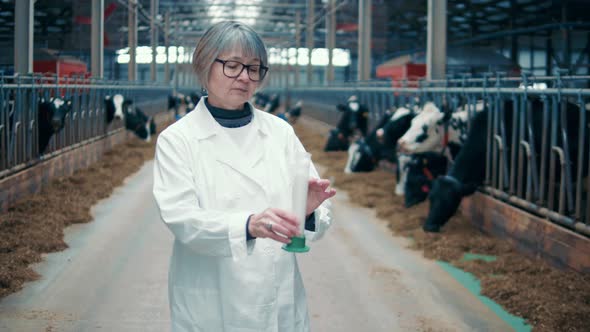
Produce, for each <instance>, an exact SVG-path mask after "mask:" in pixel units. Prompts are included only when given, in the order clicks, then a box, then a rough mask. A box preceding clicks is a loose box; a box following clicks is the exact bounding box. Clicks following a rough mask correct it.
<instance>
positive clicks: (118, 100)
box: [104, 94, 133, 124]
mask: <svg viewBox="0 0 590 332" xmlns="http://www.w3.org/2000/svg"><path fill="white" fill-rule="evenodd" d="M104 103H105V109H106V112H105V114H106V121H107V124H109V123H111V122H113V120H114V119H119V120H122V119H123V118H124V114H123V109H124V108H127V107H129V105H131V104H133V101H131V100H129V99H127V98H125V97H124V96H123V95H121V94H116V95H114V96H106V97H105V98H104Z"/></svg>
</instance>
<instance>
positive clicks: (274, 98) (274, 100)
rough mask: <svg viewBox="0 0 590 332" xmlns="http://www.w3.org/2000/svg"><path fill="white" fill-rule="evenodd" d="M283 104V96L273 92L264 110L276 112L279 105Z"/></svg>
mask: <svg viewBox="0 0 590 332" xmlns="http://www.w3.org/2000/svg"><path fill="white" fill-rule="evenodd" d="M280 105H281V98H280V97H279V95H278V94H276V93H275V94H273V95H271V96H270V98H269V99H268V101H267V102H266V104H265V105H264V109H263V111H265V112H267V113H274V112H275V111H276V110H277V109H278V108H279V106H280Z"/></svg>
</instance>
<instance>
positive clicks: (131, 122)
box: [123, 105, 156, 142]
mask: <svg viewBox="0 0 590 332" xmlns="http://www.w3.org/2000/svg"><path fill="white" fill-rule="evenodd" d="M123 112H124V114H125V115H124V116H125V128H126V129H128V130H130V131H132V132H133V133H134V134H135V135H136V136H137V137H139V138H141V139H142V140H145V141H147V142H149V141H150V139H151V136H152V135H154V134H155V132H156V123H155V122H154V119H153V118H152V117H148V116H147V115H146V114H145V113H143V112H142V111H141V110H140V109H139V108H136V107H132V106H130V105H129V106H127V107H125V108H124V109H123Z"/></svg>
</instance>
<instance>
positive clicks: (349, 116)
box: [324, 96, 369, 151]
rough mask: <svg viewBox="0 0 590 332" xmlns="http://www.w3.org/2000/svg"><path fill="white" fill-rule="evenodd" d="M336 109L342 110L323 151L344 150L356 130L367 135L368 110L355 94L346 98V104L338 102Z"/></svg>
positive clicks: (361, 134) (362, 134)
mask: <svg viewBox="0 0 590 332" xmlns="http://www.w3.org/2000/svg"><path fill="white" fill-rule="evenodd" d="M336 109H337V110H338V111H340V112H342V116H341V117H340V120H339V121H338V124H337V125H336V129H335V130H332V131H331V132H330V136H329V137H328V141H327V142H326V145H325V147H324V151H346V150H347V149H348V147H349V145H350V140H351V138H352V137H353V136H355V135H356V133H357V132H358V133H359V135H360V136H363V137H364V136H366V135H367V125H368V122H367V119H368V117H369V110H368V108H367V107H366V106H364V105H361V104H360V103H359V102H358V100H357V97H356V96H351V97H350V98H348V101H347V103H346V104H338V105H337V106H336Z"/></svg>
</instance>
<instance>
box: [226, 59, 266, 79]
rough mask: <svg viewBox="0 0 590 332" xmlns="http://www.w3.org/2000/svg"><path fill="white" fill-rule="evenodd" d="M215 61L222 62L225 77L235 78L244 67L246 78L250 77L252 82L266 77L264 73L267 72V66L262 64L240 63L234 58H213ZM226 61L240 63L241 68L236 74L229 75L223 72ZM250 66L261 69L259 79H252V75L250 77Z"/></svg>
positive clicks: (240, 73)
mask: <svg viewBox="0 0 590 332" xmlns="http://www.w3.org/2000/svg"><path fill="white" fill-rule="evenodd" d="M215 62H219V63H221V64H223V75H225V76H226V77H229V78H236V77H238V76H240V75H242V72H243V71H244V69H246V73H247V74H248V79H250V81H252V82H260V81H262V80H263V79H264V77H266V74H267V73H268V69H269V68H268V67H266V66H263V65H247V64H243V63H241V62H240V61H235V60H221V59H215ZM227 62H235V63H239V64H241V65H242V69H241V70H240V72H239V73H238V74H237V75H235V76H230V75H228V74H226V73H225V64H226V63H227ZM250 67H260V70H261V72H260V73H261V75H260V79H259V80H253V79H252V77H250ZM262 70H264V74H262V73H263V72H262Z"/></svg>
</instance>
